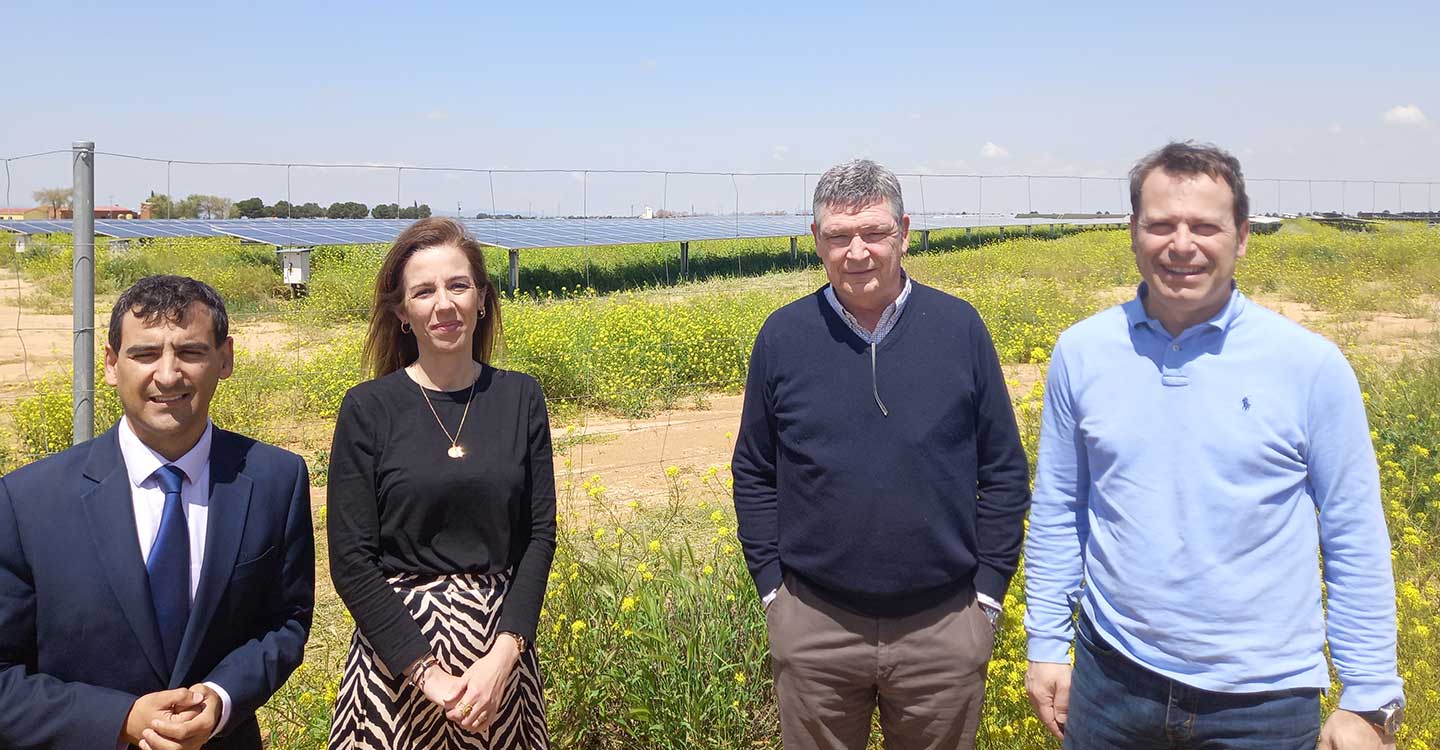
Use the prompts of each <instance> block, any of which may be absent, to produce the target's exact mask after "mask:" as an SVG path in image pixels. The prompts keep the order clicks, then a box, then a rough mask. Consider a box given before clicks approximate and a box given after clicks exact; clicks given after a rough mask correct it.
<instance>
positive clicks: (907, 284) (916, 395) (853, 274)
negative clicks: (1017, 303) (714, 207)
mask: <svg viewBox="0 0 1440 750" xmlns="http://www.w3.org/2000/svg"><path fill="white" fill-rule="evenodd" d="M814 211H815V213H814V216H815V222H814V224H812V225H811V231H812V232H813V233H814V235H815V247H816V251H817V252H818V253H819V255H820V259H821V261H822V262H823V263H824V266H825V274H826V276H827V277H828V279H829V282H830V283H829V284H827V285H826V286H824V287H821V288H820V289H819V290H817V291H816V292H815V293H814V294H811V295H809V296H807V297H805V298H803V299H800V300H797V301H795V302H793V303H791V304H789V305H786V306H785V307H783V308H781V309H780V310H777V311H776V312H775V313H774V314H773V315H771V316H770V318H769V320H767V321H766V322H765V325H764V326H763V327H762V328H761V330H760V334H759V336H758V337H757V338H756V340H755V348H754V351H753V352H752V354H751V358H750V372H749V376H748V378H747V379H746V384H745V407H744V411H743V413H742V415H741V422H740V432H739V438H738V440H737V442H736V446H735V457H734V460H733V462H732V467H733V472H734V479H735V511H736V514H737V515H738V517H739V530H740V541H741V544H742V545H743V547H744V549H745V558H746V561H747V562H748V564H749V567H750V573H751V575H752V576H753V577H754V578H755V585H756V587H757V589H758V590H759V593H760V596H761V598H762V600H763V601H764V603H765V610H766V622H767V626H768V629H769V635H770V651H771V657H772V659H773V663H774V672H775V690H776V694H777V696H778V699H779V704H780V727H781V734H782V736H783V739H784V742H785V746H786V747H787V748H789V749H790V750H795V749H796V748H854V749H855V750H861V749H862V748H864V747H865V745H866V741H867V739H868V737H869V733H870V722H871V717H872V715H873V712H874V711H875V709H876V708H877V706H878V708H879V711H880V724H881V727H882V729H883V731H884V733H885V737H886V747H889V748H899V749H900V750H910V749H911V748H956V747H963V748H969V747H973V746H974V739H975V729H976V727H977V726H978V724H979V720H980V706H981V701H982V698H983V696H984V691H985V670H986V665H987V664H988V663H989V660H990V652H991V647H992V646H993V643H994V635H995V622H996V620H997V618H998V616H999V612H1000V606H1001V603H1002V602H1003V601H1004V599H1005V590H1006V588H1007V587H1008V586H1009V584H1010V576H1011V575H1012V574H1013V573H1014V572H1015V566H1016V563H1017V561H1018V559H1019V556H1020V545H1021V538H1022V535H1023V520H1024V517H1025V512H1026V510H1027V508H1028V507H1029V504H1030V494H1029V489H1028V480H1027V470H1026V464H1025V453H1024V451H1023V449H1022V448H1021V446H1020V436H1019V432H1018V430H1017V429H1016V426H1015V416H1014V412H1013V411H1012V409H1011V405H1010V397H1009V395H1008V393H1007V392H1006V389H1005V380H1004V376H1003V374H1002V373H1001V370H1000V363H999V360H998V359H997V357H996V355H995V346H994V344H993V343H992V342H991V340H990V334H989V332H988V331H986V329H985V324H984V323H983V322H982V321H981V320H980V316H979V314H977V313H976V311H975V308H973V307H971V306H970V305H969V304H968V303H966V302H964V301H963V300H960V299H957V298H955V297H952V296H950V295H948V294H945V293H943V292H940V291H938V290H936V289H932V288H930V287H927V286H923V285H921V284H918V283H915V282H914V281H913V280H912V279H910V278H909V276H907V275H906V274H905V272H904V270H903V269H902V268H901V264H900V262H901V259H902V258H903V257H904V255H905V250H906V248H907V247H908V244H909V230H910V217H909V216H908V215H906V214H905V209H904V204H903V202H902V200H901V195H900V183H899V180H897V179H896V177H895V175H894V174H893V173H891V172H890V171H889V170H887V169H885V168H884V167H882V166H880V165H878V164H875V163H874V162H871V161H868V160H859V161H853V162H849V163H846V164H841V165H839V166H836V167H833V168H831V169H830V170H829V171H827V172H826V173H825V174H824V175H823V176H822V177H821V178H820V181H819V182H818V183H817V184H816V186H815V201H814Z"/></svg>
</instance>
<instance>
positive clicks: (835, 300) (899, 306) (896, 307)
mask: <svg viewBox="0 0 1440 750" xmlns="http://www.w3.org/2000/svg"><path fill="white" fill-rule="evenodd" d="M900 278H902V279H904V280H905V285H904V286H902V287H900V296H898V297H896V298H895V301H894V302H891V303H890V304H889V305H887V306H886V307H885V309H884V311H882V312H881V313H880V322H879V323H877V324H876V326H875V330H877V331H878V330H880V326H881V325H883V324H884V323H885V322H887V321H892V320H894V319H896V318H898V317H900V311H901V310H903V309H904V308H905V303H906V302H908V301H910V290H911V289H912V288H913V287H914V284H912V283H910V274H908V273H905V271H904V269H901V271H900ZM825 300H826V301H827V302H829V303H830V307H832V308H834V310H835V312H837V313H839V314H840V319H841V320H844V321H845V322H846V323H849V324H850V327H851V328H856V327H858V326H859V325H860V323H859V322H858V321H856V320H855V316H854V315H851V314H850V311H849V310H846V309H845V306H844V305H842V304H840V298H839V297H837V296H836V295H835V287H834V286H833V285H830V284H826V285H825ZM866 333H867V334H868V333H869V331H866Z"/></svg>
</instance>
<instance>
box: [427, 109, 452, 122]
mask: <svg viewBox="0 0 1440 750" xmlns="http://www.w3.org/2000/svg"><path fill="white" fill-rule="evenodd" d="M425 119H427V120H434V121H437V122H438V121H440V120H448V119H450V113H449V112H441V111H439V110H436V111H434V112H426V113H425Z"/></svg>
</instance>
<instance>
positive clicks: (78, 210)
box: [70, 141, 95, 444]
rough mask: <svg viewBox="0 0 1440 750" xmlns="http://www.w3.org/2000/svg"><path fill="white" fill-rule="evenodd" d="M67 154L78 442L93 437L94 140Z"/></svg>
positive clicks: (73, 431) (73, 390)
mask: <svg viewBox="0 0 1440 750" xmlns="http://www.w3.org/2000/svg"><path fill="white" fill-rule="evenodd" d="M70 157H71V160H72V161H73V162H74V167H75V171H74V179H75V181H74V184H73V185H72V187H73V188H74V193H73V197H72V198H71V201H70V208H71V211H72V214H71V215H72V216H73V217H74V223H73V224H72V227H71V229H72V231H73V232H74V236H75V254H74V260H73V262H72V263H73V264H72V266H71V271H72V273H73V278H74V280H75V281H74V286H73V288H72V290H71V293H72V295H73V299H72V303H73V306H74V317H73V319H72V320H73V322H72V324H71V332H72V334H73V335H74V338H75V341H74V352H73V355H72V357H73V359H72V363H71V364H72V367H73V369H74V372H73V373H72V374H71V381H70V385H71V387H70V397H71V404H72V405H73V409H74V411H73V412H72V426H71V441H72V442H73V443H75V444H78V443H83V442H85V441H86V440H89V439H90V438H92V437H95V142H94V141H75V142H74V143H72V144H71V145H70Z"/></svg>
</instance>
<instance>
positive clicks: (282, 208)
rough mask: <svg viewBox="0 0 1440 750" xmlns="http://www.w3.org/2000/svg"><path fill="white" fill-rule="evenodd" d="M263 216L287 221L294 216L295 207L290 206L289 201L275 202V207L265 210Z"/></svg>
mask: <svg viewBox="0 0 1440 750" xmlns="http://www.w3.org/2000/svg"><path fill="white" fill-rule="evenodd" d="M265 214H266V215H267V216H274V217H275V218H277V219H288V218H290V217H292V216H294V215H295V207H294V206H292V205H290V201H275V205H273V206H270V207H269V208H267V209H265Z"/></svg>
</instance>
